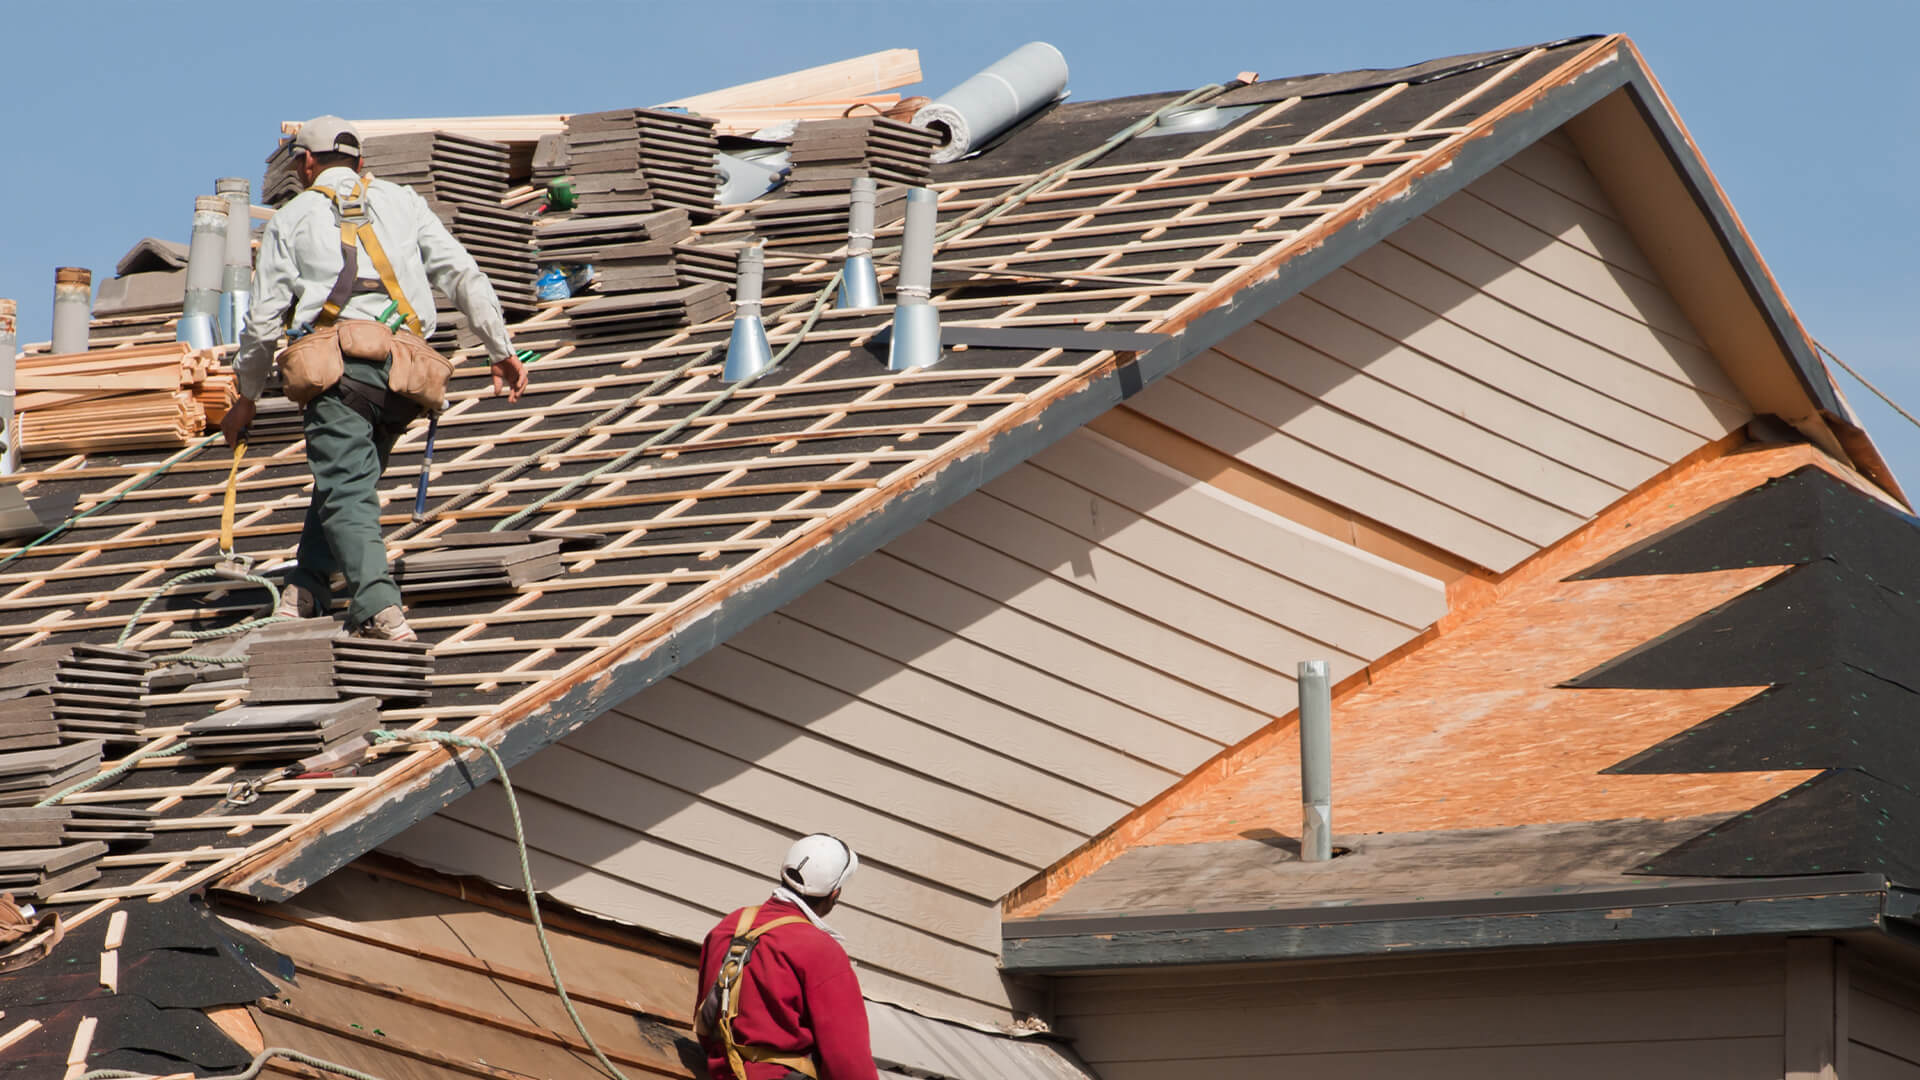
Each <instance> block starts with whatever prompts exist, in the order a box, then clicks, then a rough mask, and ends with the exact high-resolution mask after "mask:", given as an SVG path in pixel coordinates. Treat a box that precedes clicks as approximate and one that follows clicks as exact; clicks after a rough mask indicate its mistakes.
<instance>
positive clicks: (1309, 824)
mask: <svg viewBox="0 0 1920 1080" xmlns="http://www.w3.org/2000/svg"><path fill="white" fill-rule="evenodd" d="M1299 675H1300V681H1299V689H1300V858H1301V860H1302V861H1303V862H1325V861H1327V860H1328V859H1331V858H1333V686H1332V683H1331V681H1330V679H1329V677H1328V675H1327V662H1326V661H1325V660H1302V661H1300V670H1299Z"/></svg>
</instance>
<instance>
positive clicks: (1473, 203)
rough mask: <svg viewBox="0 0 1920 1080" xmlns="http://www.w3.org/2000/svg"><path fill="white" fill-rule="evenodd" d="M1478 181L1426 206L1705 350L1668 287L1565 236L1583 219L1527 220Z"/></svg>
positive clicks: (1444, 221) (1486, 242)
mask: <svg viewBox="0 0 1920 1080" xmlns="http://www.w3.org/2000/svg"><path fill="white" fill-rule="evenodd" d="M1477 186H1478V185H1476V187H1474V188H1468V189H1467V190H1466V191H1465V192H1463V193H1461V194H1459V195H1455V196H1454V197H1453V198H1451V199H1448V200H1447V201H1446V202H1444V203H1441V204H1440V205H1439V206H1436V207H1434V208H1433V209H1432V210H1429V211H1427V217H1428V218H1430V219H1431V220H1433V221H1435V222H1438V223H1439V224H1441V225H1444V226H1445V227H1447V228H1448V229H1450V230H1452V231H1453V232H1455V233H1457V234H1459V235H1460V236H1463V237H1465V238H1466V239H1468V240H1470V241H1472V242H1473V243H1476V244H1479V245H1480V246H1481V247H1484V248H1487V249H1489V250H1491V251H1493V252H1494V253H1496V254H1498V255H1499V256H1500V257H1501V258H1504V259H1506V260H1508V261H1509V262H1512V263H1514V264H1515V265H1517V266H1520V267H1522V268H1524V269H1526V270H1529V271H1531V272H1533V273H1535V274H1538V275H1539V276H1541V277H1543V278H1546V279H1547V280H1549V281H1554V282H1558V283H1559V284H1560V285H1562V286H1564V287H1565V288H1567V289H1571V290H1573V291H1574V292H1577V293H1579V294H1580V295H1581V296H1584V297H1586V298H1587V299H1589V300H1592V301H1593V302H1594V303H1596V304H1601V305H1604V306H1606V307H1607V308H1609V309H1611V310H1613V311H1615V312H1618V313H1619V314H1621V315H1623V316H1625V317H1627V318H1629V319H1634V320H1636V321H1639V322H1642V323H1645V324H1646V325H1648V326H1650V327H1653V328H1654V329H1656V330H1659V331H1661V332H1662V333H1666V334H1671V335H1673V336H1674V337H1675V338H1676V339H1678V340H1680V341H1683V342H1686V343H1687V344H1688V345H1690V346H1692V347H1693V348H1694V349H1697V350H1700V351H1702V352H1704V351H1706V347H1707V346H1706V342H1704V341H1702V340H1700V332H1699V331H1698V330H1695V329H1694V326H1693V323H1692V322H1690V321H1689V320H1688V319H1687V316H1686V313H1684V312H1682V311H1681V310H1680V305H1679V304H1677V303H1675V302H1674V299H1673V297H1672V296H1670V295H1669V294H1668V293H1667V290H1666V289H1665V288H1663V287H1661V286H1660V285H1659V284H1657V283H1655V282H1651V281H1647V280H1646V279H1644V278H1642V277H1640V276H1638V275H1636V274H1633V273H1630V272H1628V271H1627V270H1626V269H1625V268H1622V267H1617V266H1614V265H1613V264H1611V263H1609V262H1607V261H1606V260H1605V259H1603V258H1601V257H1599V256H1598V255H1595V254H1593V253H1592V252H1590V251H1587V250H1584V249H1582V248H1580V247H1576V246H1574V245H1572V244H1569V243H1566V242H1565V241H1563V240H1561V239H1560V237H1561V236H1562V235H1563V234H1566V233H1571V232H1573V231H1574V230H1575V229H1577V228H1579V224H1578V222H1576V221H1561V222H1554V221H1552V219H1551V216H1550V214H1549V213H1548V212H1546V210H1544V209H1535V210H1534V212H1532V213H1530V214H1528V219H1522V218H1521V217H1520V216H1519V214H1520V213H1522V212H1525V210H1526V209H1527V208H1525V207H1513V206H1503V205H1500V204H1499V203H1498V202H1496V201H1495V200H1497V199H1498V198H1499V197H1500V193H1498V192H1494V191H1487V192H1486V193H1485V195H1486V197H1485V198H1482V197H1481V196H1480V193H1479V192H1478V191H1476V188H1477ZM1546 200H1547V193H1546V192H1541V193H1540V195H1539V196H1538V201H1540V202H1546ZM1535 222H1544V223H1546V224H1547V225H1548V227H1547V228H1542V227H1541V226H1540V225H1537V224H1535Z"/></svg>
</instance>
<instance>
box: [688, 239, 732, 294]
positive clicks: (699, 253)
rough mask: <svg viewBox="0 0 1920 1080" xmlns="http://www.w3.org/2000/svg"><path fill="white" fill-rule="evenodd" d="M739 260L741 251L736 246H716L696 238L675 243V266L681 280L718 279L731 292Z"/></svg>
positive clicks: (691, 281)
mask: <svg viewBox="0 0 1920 1080" xmlns="http://www.w3.org/2000/svg"><path fill="white" fill-rule="evenodd" d="M739 261H740V253H739V251H738V249H736V248H715V247H710V246H708V245H706V244H702V243H699V242H698V241H696V240H683V241H681V242H680V243H678V244H675V245H673V267H674V269H675V270H676V271H678V272H679V274H680V280H681V281H684V282H687V283H689V284H691V283H693V282H696V281H717V282H719V283H720V284H721V285H723V286H725V287H726V288H727V291H729V292H731V291H732V290H733V275H734V268H735V267H736V266H738V265H739Z"/></svg>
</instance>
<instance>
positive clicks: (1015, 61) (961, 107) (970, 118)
mask: <svg viewBox="0 0 1920 1080" xmlns="http://www.w3.org/2000/svg"><path fill="white" fill-rule="evenodd" d="M1066 89H1067V58H1066V57H1065V56H1063V55H1061V53H1060V50H1059V49H1056V48H1054V47H1053V46H1051V45H1049V44H1047V43H1046V42H1044V41H1030V42H1028V43H1026V44H1025V45H1022V46H1020V47H1019V48H1017V49H1015V50H1013V51H1012V52H1010V53H1008V54H1007V55H1005V56H1003V57H1001V58H1000V59H998V60H995V61H994V62H993V63H992V64H989V65H988V66H987V67H986V68H985V69H984V70H982V71H981V72H980V73H979V74H978V75H975V76H973V77H972V78H970V79H968V80H967V81H966V82H963V83H961V84H960V85H959V86H956V87H954V88H953V89H951V90H949V91H947V92H946V93H944V94H941V95H940V96H939V97H937V98H934V99H933V100H932V101H930V102H928V103H927V104H926V105H923V106H921V108H920V111H919V112H917V113H914V114H913V126H914V127H922V128H926V129H927V130H929V131H931V132H933V133H935V134H936V135H939V136H940V137H941V138H942V140H943V144H942V145H941V146H939V147H937V148H936V149H935V150H934V151H933V160H934V161H935V162H947V161H957V160H959V159H960V158H962V157H965V156H966V155H967V152H968V151H970V150H972V149H974V148H975V147H980V146H985V145H986V144H988V143H989V142H992V141H993V139H994V137H995V136H998V135H1000V134H1001V133H1002V132H1004V131H1006V130H1007V129H1009V128H1011V127H1013V126H1014V125H1015V124H1017V123H1019V122H1020V121H1022V120H1024V119H1026V118H1027V117H1028V116H1031V115H1032V114H1033V113H1034V112H1035V111H1036V110H1038V109H1039V108H1041V107H1042V106H1044V105H1046V104H1048V103H1050V102H1053V101H1057V100H1059V99H1060V97H1061V95H1062V94H1063V93H1065V91H1066Z"/></svg>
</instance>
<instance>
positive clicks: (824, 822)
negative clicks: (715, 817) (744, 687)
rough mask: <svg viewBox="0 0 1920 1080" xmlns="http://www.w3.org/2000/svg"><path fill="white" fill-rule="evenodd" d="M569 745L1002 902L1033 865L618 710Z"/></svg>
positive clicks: (770, 821)
mask: <svg viewBox="0 0 1920 1080" xmlns="http://www.w3.org/2000/svg"><path fill="white" fill-rule="evenodd" d="M562 745H564V746H571V747H575V748H577V749H580V750H583V751H585V752H587V753H591V754H594V755H595V756H597V757H601V758H604V759H606V760H607V761H610V762H613V763H614V764H616V765H619V766H621V767H623V768H627V769H631V770H633V771H635V772H643V773H648V774H649V775H653V776H654V778H655V779H658V780H661V781H664V782H665V783H668V784H670V785H672V786H674V787H676V788H678V789H680V790H682V791H684V792H686V793H687V794H688V795H690V796H697V797H699V798H704V799H707V800H710V801H713V802H717V803H719V804H721V805H723V806H729V807H732V808H734V809H736V810H738V811H740V812H741V813H744V814H748V815H751V816H753V817H755V818H757V819H758V820H760V821H762V822H766V823H768V824H771V825H775V826H788V827H792V826H793V825H794V823H805V825H806V827H807V828H809V829H813V830H818V831H821V832H830V833H834V834H835V835H838V836H857V837H859V838H860V855H861V860H862V861H863V862H866V861H878V862H883V863H887V864H890V865H892V866H895V867H899V868H901V869H904V870H909V871H911V872H913V873H916V874H918V875H920V876H922V877H927V878H930V879H931V880H934V881H938V882H942V883H944V884H947V885H950V886H952V887H954V888H956V889H960V890H963V891H965V892H966V893H968V894H969V895H971V896H973V897H975V898H976V899H979V900H982V901H985V902H998V900H999V898H1000V897H1002V896H1005V895H1006V894H1007V892H1008V891H1009V890H1010V889H1012V888H1013V887H1014V886H1015V885H1018V884H1019V883H1020V882H1022V881H1024V880H1026V879H1027V878H1028V877H1029V876H1031V875H1032V873H1033V871H1032V870H1031V869H1029V868H1028V867H1026V866H1024V865H1022V864H1021V863H1019V862H1016V861H1014V860H1012V859H1008V858H1006V857H1004V856H1002V855H1000V854H998V853H997V852H993V851H988V850H984V849H982V848H979V847H975V846H974V845H971V844H964V843H961V842H959V841H956V840H954V839H952V838H950V837H948V836H946V835H944V834H942V833H939V832H937V831H934V830H932V829H929V828H927V827H926V826H925V825H924V824H923V823H921V822H919V821H917V820H914V819H911V818H900V817H895V816H892V815H889V814H883V813H880V812H879V811H877V810H873V809H870V808H868V807H866V806H862V805H860V804H858V803H854V802H851V801H849V800H847V799H843V798H840V797H838V796H836V795H832V794H829V793H827V792H824V791H821V790H819V789H817V788H814V787H811V786H809V785H807V784H805V783H801V782H799V781H798V780H796V779H794V778H792V777H789V776H787V775H786V774H784V773H781V772H777V771H774V770H770V769H763V768H761V767H760V766H758V765H756V764H753V763H750V762H746V761H742V760H740V759H738V758H735V757H732V756H729V755H727V754H723V753H721V752H720V751H718V750H714V749H711V748H710V747H706V746H702V745H701V744H699V743H697V742H694V741H693V740H691V739H686V738H682V737H681V736H679V735H675V734H673V733H671V732H668V731H664V730H662V729H660V728H657V727H655V726H653V725H652V724H649V723H647V722H645V721H643V720H641V719H639V718H637V717H633V716H628V715H626V714H625V713H622V712H620V711H619V710H615V711H613V712H610V713H607V714H605V715H604V716H601V717H599V718H598V719H596V720H594V721H593V722H592V723H590V724H588V725H586V726H585V727H582V728H580V729H579V730H578V731H575V732H574V733H573V734H571V735H569V736H567V738H566V741H565V742H564V743H562Z"/></svg>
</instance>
